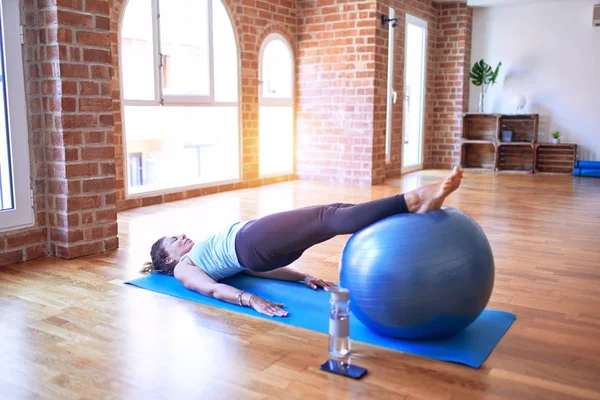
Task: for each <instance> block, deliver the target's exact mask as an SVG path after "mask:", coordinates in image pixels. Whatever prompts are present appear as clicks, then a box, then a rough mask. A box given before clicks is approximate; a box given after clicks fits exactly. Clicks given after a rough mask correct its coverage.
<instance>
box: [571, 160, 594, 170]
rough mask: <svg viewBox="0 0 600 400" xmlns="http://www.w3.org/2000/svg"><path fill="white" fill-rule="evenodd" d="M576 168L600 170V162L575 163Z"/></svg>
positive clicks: (579, 161)
mask: <svg viewBox="0 0 600 400" xmlns="http://www.w3.org/2000/svg"><path fill="white" fill-rule="evenodd" d="M575 166H576V167H578V168H586V169H598V170H600V161H582V160H578V161H575Z"/></svg>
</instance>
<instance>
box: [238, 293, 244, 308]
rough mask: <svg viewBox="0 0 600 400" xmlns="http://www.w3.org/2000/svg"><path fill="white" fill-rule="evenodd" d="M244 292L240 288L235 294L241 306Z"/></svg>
mask: <svg viewBox="0 0 600 400" xmlns="http://www.w3.org/2000/svg"><path fill="white" fill-rule="evenodd" d="M244 293H246V292H244V291H243V290H242V291H241V292H239V293H238V294H237V300H238V304H239V305H240V306H242V307H243V306H244V303H242V295H243V294H244Z"/></svg>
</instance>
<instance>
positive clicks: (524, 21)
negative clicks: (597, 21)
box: [469, 0, 600, 160]
mask: <svg viewBox="0 0 600 400" xmlns="http://www.w3.org/2000/svg"><path fill="white" fill-rule="evenodd" d="M595 3H596V4H597V3H600V0H566V1H554V2H539V3H535V4H523V5H508V6H495V7H485V8H475V9H474V12H473V43H472V53H471V63H472V64H473V63H475V62H476V61H478V60H480V59H481V58H484V59H485V60H486V62H488V63H489V64H492V65H493V66H494V67H495V66H496V65H497V64H498V62H499V61H502V67H501V68H500V74H499V77H498V81H497V83H496V85H494V86H492V87H490V89H489V90H488V92H487V95H486V101H485V109H484V111H485V112H486V113H487V112H498V113H514V112H516V110H515V108H514V106H513V99H514V96H515V95H518V94H522V95H523V96H525V98H526V99H527V105H526V106H525V112H530V113H539V114H540V131H539V136H538V140H539V141H541V142H547V141H549V137H550V132H551V131H552V130H555V129H558V130H560V131H561V132H562V133H563V136H562V138H561V141H562V142H569V143H577V144H578V146H579V158H580V159H583V160H600V27H597V28H594V27H592V13H593V5H594V4H595ZM470 86H471V92H470V104H469V110H470V111H477V104H478V100H479V92H480V88H479V87H476V86H474V85H473V84H471V85H470Z"/></svg>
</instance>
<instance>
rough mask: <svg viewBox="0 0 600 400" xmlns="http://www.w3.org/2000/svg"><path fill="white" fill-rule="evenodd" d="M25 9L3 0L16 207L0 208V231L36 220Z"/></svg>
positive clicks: (1, 18)
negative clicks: (23, 36)
mask: <svg viewBox="0 0 600 400" xmlns="http://www.w3.org/2000/svg"><path fill="white" fill-rule="evenodd" d="M20 21H21V13H20V4H19V1H18V0H1V1H0V29H1V30H2V32H1V34H2V39H3V43H0V46H1V48H2V52H3V62H4V67H5V68H6V70H5V71H4V72H5V75H4V85H2V90H4V96H5V97H4V99H5V101H4V102H5V112H6V114H5V124H6V127H7V128H8V138H7V139H8V143H7V145H8V153H9V162H10V163H11V164H12V169H11V172H12V174H11V175H12V176H11V178H12V182H11V183H12V189H13V190H12V194H13V200H14V203H13V209H10V210H4V211H0V231H7V230H15V229H21V228H25V227H29V226H33V225H34V223H35V215H34V204H33V192H32V190H31V170H30V164H29V161H30V159H29V157H30V154H29V126H28V123H27V102H26V97H25V72H24V68H23V50H22V44H21V22H20Z"/></svg>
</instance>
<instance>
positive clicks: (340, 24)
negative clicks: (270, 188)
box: [296, 0, 377, 185]
mask: <svg viewBox="0 0 600 400" xmlns="http://www.w3.org/2000/svg"><path fill="white" fill-rule="evenodd" d="M376 24H377V21H376V2H375V0H371V1H369V0H367V1H353V2H348V1H341V0H340V1H332V0H308V1H301V2H298V63H297V65H298V67H297V68H298V82H299V84H298V96H297V103H298V106H297V112H298V115H297V128H296V132H297V161H296V162H297V174H298V177H299V178H301V179H316V180H324V181H330V182H338V183H345V184H367V185H368V184H372V183H374V182H373V174H372V170H373V165H374V162H373V157H374V152H373V146H374V143H373V119H374V112H375V110H374V106H373V101H374V97H375V30H376V29H377V28H376Z"/></svg>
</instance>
